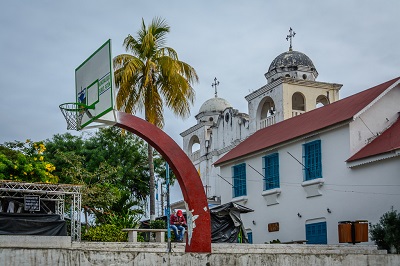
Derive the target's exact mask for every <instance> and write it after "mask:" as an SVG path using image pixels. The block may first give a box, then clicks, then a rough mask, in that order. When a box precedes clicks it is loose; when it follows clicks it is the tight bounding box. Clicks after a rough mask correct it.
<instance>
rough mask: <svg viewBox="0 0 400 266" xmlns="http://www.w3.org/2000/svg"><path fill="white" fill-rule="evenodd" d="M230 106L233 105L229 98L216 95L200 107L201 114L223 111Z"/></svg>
mask: <svg viewBox="0 0 400 266" xmlns="http://www.w3.org/2000/svg"><path fill="white" fill-rule="evenodd" d="M229 107H232V105H231V104H230V103H229V102H228V101H227V100H225V99H222V98H218V97H214V98H211V99H209V100H207V101H205V102H204V103H203V105H202V106H201V107H200V110H199V114H200V113H207V112H223V111H224V110H225V109H226V108H229Z"/></svg>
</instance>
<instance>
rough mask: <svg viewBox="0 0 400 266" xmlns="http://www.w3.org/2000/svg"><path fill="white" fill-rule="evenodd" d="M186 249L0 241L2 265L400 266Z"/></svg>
mask: <svg viewBox="0 0 400 266" xmlns="http://www.w3.org/2000/svg"><path fill="white" fill-rule="evenodd" d="M184 249H185V244H183V243H172V252H171V253H168V252H167V244H166V243H128V242H124V243H103V242H102V243H96V242H80V243H79V242H72V243H71V240H70V238H69V237H48V236H43V237H42V236H0V265H7V266H13V265H18V266H28V265H29V266H35V265H71V266H72V265H81V266H84V265H119V266H121V265H139V266H140V265H182V266H184V265H185V266H186V265H191V266H197V265H199V266H200V265H202V266H204V265H206V266H207V265H210V266H211V265H226V266H228V265H252V266H253V265H254V266H257V265H270V266H278V265H279V266H285V265H324V266H339V265H340V266H342V265H351V266H365V265H378V266H379V265H382V266H383V265H384V266H386V265H388V266H392V265H393V266H394V265H396V266H398V265H400V255H392V254H386V251H382V250H378V249H377V248H376V246H373V245H306V244H256V245H252V244H212V253H211V254H208V253H185V252H184Z"/></svg>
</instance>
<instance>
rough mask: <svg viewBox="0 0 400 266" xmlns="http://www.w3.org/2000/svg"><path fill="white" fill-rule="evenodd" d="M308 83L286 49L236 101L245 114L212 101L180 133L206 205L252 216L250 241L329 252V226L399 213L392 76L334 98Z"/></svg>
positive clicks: (307, 68)
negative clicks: (231, 205)
mask: <svg viewBox="0 0 400 266" xmlns="http://www.w3.org/2000/svg"><path fill="white" fill-rule="evenodd" d="M317 76H318V72H317V70H316V68H315V67H314V64H313V62H312V61H311V60H310V59H309V58H308V57H307V56H306V55H305V54H303V53H300V52H296V51H292V50H291V49H289V51H288V52H285V53H283V54H281V55H279V56H278V57H276V58H275V59H274V60H273V61H272V63H271V65H270V67H269V69H268V72H267V73H266V74H265V77H266V78H267V84H266V85H265V86H263V87H261V88H260V89H258V90H256V91H254V92H253V93H251V94H249V95H248V96H246V97H245V98H246V100H247V101H248V115H247V114H243V113H239V112H238V110H235V109H234V108H233V107H232V106H231V105H230V104H229V103H228V102H227V101H226V100H224V99H221V98H218V97H214V98H212V99H210V100H208V101H206V102H205V103H204V104H203V106H202V107H201V108H200V111H199V114H198V115H197V116H196V118H197V124H196V125H195V126H193V127H191V128H189V129H188V130H186V131H184V132H183V133H181V136H182V137H183V149H184V150H185V152H186V153H187V154H188V156H189V157H190V158H191V159H192V161H193V163H194V165H195V166H196V168H197V169H198V170H199V173H200V176H201V178H202V181H203V184H204V186H205V191H206V193H207V196H208V198H209V199H210V201H212V200H216V203H222V204H223V203H227V202H230V201H232V202H237V203H239V204H242V205H244V206H246V207H248V208H251V209H253V210H254V212H252V213H249V214H245V215H242V219H243V221H244V224H245V226H246V228H247V230H248V232H249V233H251V234H250V235H251V236H252V242H253V243H264V242H267V243H269V242H270V241H272V240H276V239H279V240H280V241H281V242H286V241H291V240H300V239H304V240H308V243H328V244H336V243H338V242H339V237H338V223H339V222H341V221H356V220H367V221H368V222H372V223H373V224H374V223H377V222H378V220H379V218H380V217H381V216H382V214H383V213H385V212H387V211H389V210H390V209H392V208H393V209H397V210H399V209H400V192H399V187H400V174H399V173H400V157H399V155H400V120H399V119H398V118H399V112H400V104H399V103H400V85H399V83H400V78H396V79H394V80H391V81H388V82H386V83H384V84H381V85H378V86H376V87H373V88H371V89H368V90H365V91H363V92H360V93H358V94H355V95H353V96H350V97H348V98H345V99H343V100H339V90H340V88H341V85H339V84H332V83H323V82H318V81H316V80H315V79H316V78H317ZM194 147H198V149H197V150H196V149H194Z"/></svg>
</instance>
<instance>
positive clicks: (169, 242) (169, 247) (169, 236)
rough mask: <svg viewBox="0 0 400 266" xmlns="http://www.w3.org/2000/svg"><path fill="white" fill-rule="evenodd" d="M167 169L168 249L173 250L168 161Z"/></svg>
mask: <svg viewBox="0 0 400 266" xmlns="http://www.w3.org/2000/svg"><path fill="white" fill-rule="evenodd" d="M165 170H166V176H165V177H166V180H165V183H166V189H167V211H166V216H167V237H168V248H167V251H168V252H171V228H170V227H169V226H170V221H169V216H170V215H171V211H170V207H171V204H170V200H169V165H168V163H167V162H166V163H165Z"/></svg>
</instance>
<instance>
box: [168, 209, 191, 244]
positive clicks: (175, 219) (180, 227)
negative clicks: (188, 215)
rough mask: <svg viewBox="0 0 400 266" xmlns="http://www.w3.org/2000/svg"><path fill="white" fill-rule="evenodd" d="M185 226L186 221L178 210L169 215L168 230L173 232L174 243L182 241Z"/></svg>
mask: <svg viewBox="0 0 400 266" xmlns="http://www.w3.org/2000/svg"><path fill="white" fill-rule="evenodd" d="M186 226H187V225H186V220H185V217H184V216H183V213H182V211H181V210H178V211H177V212H176V213H173V214H171V217H170V228H171V229H172V230H173V231H174V234H175V240H176V241H178V242H182V241H183V236H184V235H185V229H186ZM178 231H179V232H178Z"/></svg>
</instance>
